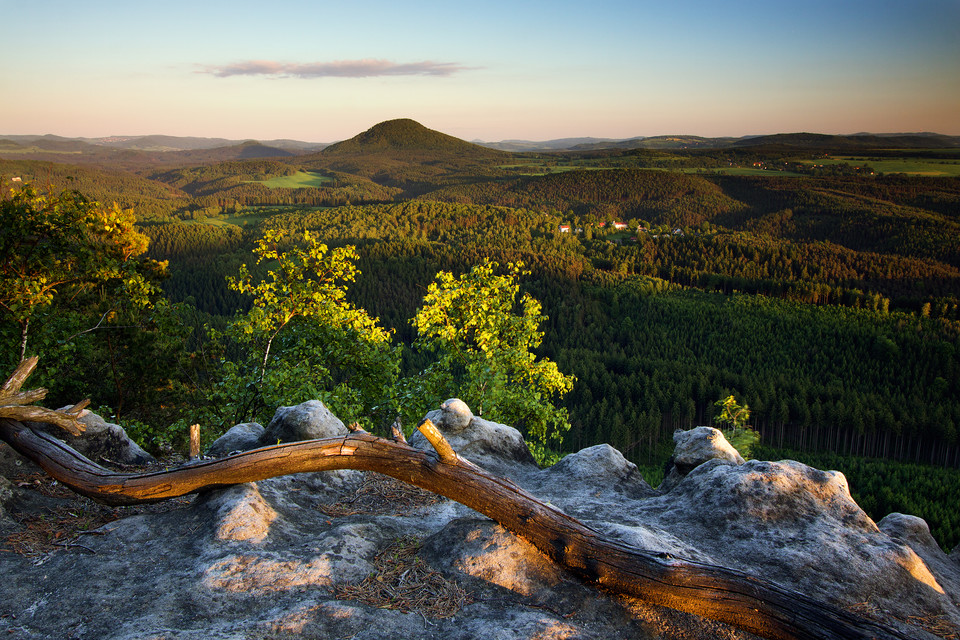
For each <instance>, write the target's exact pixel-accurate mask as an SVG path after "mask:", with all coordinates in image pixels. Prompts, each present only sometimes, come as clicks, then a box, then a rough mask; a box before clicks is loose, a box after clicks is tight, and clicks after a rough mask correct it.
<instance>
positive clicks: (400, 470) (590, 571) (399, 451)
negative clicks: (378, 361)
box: [0, 419, 906, 640]
mask: <svg viewBox="0 0 960 640" xmlns="http://www.w3.org/2000/svg"><path fill="white" fill-rule="evenodd" d="M423 431H424V435H427V436H428V439H429V440H430V441H431V443H432V444H434V446H435V448H437V450H438V451H442V452H443V454H435V453H433V452H424V451H420V450H418V449H414V448H412V447H410V446H409V445H407V444H406V443H402V442H398V441H396V440H387V439H383V438H378V437H376V436H373V435H371V434H369V433H366V432H362V431H361V432H356V433H352V434H350V435H348V436H344V437H342V438H327V439H323V440H309V441H304V442H294V443H289V444H280V445H276V446H271V447H264V448H261V449H255V450H253V451H248V452H246V453H241V454H237V455H235V456H231V457H229V458H223V459H220V460H214V461H208V462H202V463H199V464H193V465H189V466H185V467H181V468H178V469H172V470H169V471H161V472H154V473H140V474H131V473H114V472H111V471H109V470H107V469H104V468H103V467H100V466H99V465H96V464H94V463H93V462H91V461H90V460H88V459H87V458H85V457H83V456H82V455H80V454H79V453H77V452H76V451H75V450H73V449H72V448H70V447H69V446H67V445H66V444H64V443H63V442H61V441H60V440H58V439H56V438H54V437H53V436H50V435H48V434H46V433H43V432H38V431H34V430H32V429H30V428H28V427H26V426H24V425H23V424H21V423H19V422H16V421H13V420H8V419H0V438H2V439H3V440H5V441H6V442H8V443H9V444H10V445H11V446H12V447H13V448H14V449H16V450H17V451H18V452H20V453H21V454H23V455H25V456H26V457H28V458H30V459H31V460H33V461H34V462H36V463H37V464H39V465H40V466H41V467H43V469H44V470H45V471H46V472H47V473H49V474H50V475H51V476H53V477H54V478H56V479H57V480H58V481H60V482H62V483H63V484H65V485H67V486H69V487H70V488H72V489H73V490H75V491H76V492H78V493H81V494H84V495H87V496H89V497H91V498H93V499H95V500H98V501H101V502H104V503H107V504H114V505H121V504H135V503H142V502H154V501H158V500H164V499H167V498H173V497H176V496H181V495H185V494H188V493H194V492H197V491H200V490H203V489H207V488H211V487H220V486H227V485H233V484H237V483H242V482H252V481H256V480H263V479H266V478H270V477H274V476H279V475H286V474H290V473H301V472H309V471H329V470H334V469H358V470H362V471H376V472H379V473H383V474H386V475H389V476H392V477H393V478H396V479H398V480H400V481H403V482H407V483H410V484H414V485H416V486H419V487H422V488H424V489H427V490H429V491H432V492H434V493H437V494H440V495H443V496H446V497H448V498H451V499H453V500H456V501H458V502H460V503H462V504H464V505H466V506H468V507H470V508H472V509H474V510H476V511H478V512H480V513H482V514H484V515H486V516H488V517H490V518H492V519H493V520H495V521H497V522H499V523H500V524H501V525H502V526H503V527H504V528H506V529H508V530H509V531H511V532H512V533H514V534H516V535H518V536H520V537H522V538H524V539H526V540H528V541H529V542H531V543H532V544H533V545H534V546H536V547H537V548H538V549H539V550H540V551H542V552H543V553H544V554H546V555H547V556H548V557H549V558H551V559H552V560H553V561H555V562H557V563H559V564H561V565H563V566H565V567H567V568H568V569H570V570H571V571H572V572H573V573H575V574H577V575H578V576H580V577H582V578H583V579H585V580H588V581H592V582H596V583H597V584H599V585H602V586H603V587H605V588H608V589H610V590H613V591H617V592H620V593H624V594H629V595H633V596H637V597H640V598H642V599H644V600H646V601H647V602H650V603H653V604H658V605H663V606H667V607H670V608H673V609H678V610H680V611H686V612H689V613H693V614H695V615H698V616H702V617H705V618H710V619H713V620H718V621H721V622H725V623H728V624H731V625H733V626H735V627H739V628H741V629H744V630H746V631H750V632H752V633H755V634H757V635H760V636H763V637H766V638H773V639H782V640H797V639H805V640H806V639H811V640H812V639H818V640H826V639H835V638H851V639H864V640H866V639H868V638H875V639H878V640H880V639H893V638H899V639H905V638H906V636H903V635H901V634H900V633H898V632H897V631H896V630H893V629H890V628H888V627H884V626H882V625H879V624H877V623H875V622H873V621H871V620H867V619H865V618H862V617H859V616H857V615H854V614H853V613H851V612H848V611H845V610H843V609H839V608H837V607H834V606H831V605H828V604H825V603H822V602H818V601H816V600H814V599H812V598H809V597H807V596H805V595H803V594H801V593H798V592H795V591H791V590H789V589H786V588H783V587H781V586H779V585H777V584H775V583H771V582H766V581H763V580H759V579H757V578H754V577H752V576H749V575H747V574H745V573H742V572H738V571H734V570H731V569H726V568H724V567H717V566H712V565H706V564H701V563H697V562H692V561H689V560H682V559H679V558H673V557H670V556H669V555H666V554H656V553H650V552H645V551H642V550H638V549H635V548H632V547H628V546H626V545H623V544H620V543H617V542H614V541H611V540H607V539H605V538H604V537H603V535H602V534H600V533H599V532H597V531H595V530H593V529H591V528H590V527H588V526H586V525H585V524H583V523H581V522H580V521H578V520H576V519H574V518H571V517H569V516H567V515H565V514H563V513H561V512H560V511H558V510H556V509H554V508H552V507H550V506H548V505H545V504H543V503H542V502H540V501H539V500H537V499H536V498H535V497H534V496H532V495H530V494H529V493H527V492H526V491H524V490H523V489H521V488H520V487H518V486H516V485H515V484H513V483H512V482H510V481H509V480H506V479H503V478H499V477H496V476H493V475H491V474H488V473H486V472H485V471H483V470H482V469H480V468H479V467H477V466H476V465H474V464H472V463H470V462H469V461H467V460H464V459H462V458H460V457H459V456H457V454H456V453H455V452H453V450H452V449H450V448H449V444H448V443H447V442H446V441H445V440H444V439H443V436H442V435H440V434H439V431H436V430H433V431H431V430H430V429H429V427H428V428H427V429H424V430H423ZM451 454H452V455H451Z"/></svg>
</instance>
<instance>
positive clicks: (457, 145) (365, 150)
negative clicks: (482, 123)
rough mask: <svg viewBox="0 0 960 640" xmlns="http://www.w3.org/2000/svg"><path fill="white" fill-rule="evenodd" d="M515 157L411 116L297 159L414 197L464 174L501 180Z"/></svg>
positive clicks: (389, 122)
mask: <svg viewBox="0 0 960 640" xmlns="http://www.w3.org/2000/svg"><path fill="white" fill-rule="evenodd" d="M510 158H512V154H510V153H508V152H505V151H498V150H495V149H489V148H486V147H482V146H480V145H477V144H473V143H471V142H467V141H465V140H461V139H459V138H455V137H453V136H449V135H447V134H445V133H440V132H439V131H434V130H433V129H428V128H427V127H425V126H423V125H422V124H420V123H418V122H416V121H414V120H410V119H407V118H401V119H397V120H388V121H386V122H381V123H380V124H377V125H375V126H373V127H371V128H370V129H368V130H366V131H364V132H363V133H360V134H358V135H356V136H354V137H353V138H350V139H349V140H344V141H343V142H338V143H336V144H333V145H330V146H329V147H327V148H326V149H324V150H323V151H320V152H319V153H317V154H314V155H312V156H303V157H301V158H298V160H299V163H300V164H301V166H303V167H305V168H309V169H313V170H326V171H341V172H344V173H349V174H353V175H357V176H361V177H364V178H369V179H370V180H373V181H374V182H376V183H378V184H380V185H383V186H387V187H397V188H400V189H403V191H404V195H406V196H414V195H419V194H421V193H424V192H426V191H430V190H432V189H434V188H436V185H437V184H444V183H446V182H457V181H459V180H460V179H462V178H463V177H464V176H468V175H469V176H472V177H476V176H484V177H490V178H492V177H496V176H498V175H500V173H501V172H500V170H499V168H498V165H499V164H501V163H505V161H507V160H509V159H510Z"/></svg>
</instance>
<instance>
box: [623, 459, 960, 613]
mask: <svg viewBox="0 0 960 640" xmlns="http://www.w3.org/2000/svg"><path fill="white" fill-rule="evenodd" d="M633 517H634V518H636V519H637V520H638V521H641V522H644V523H647V524H653V525H655V526H658V527H660V528H662V529H664V530H666V531H669V532H671V533H672V534H673V535H675V536H677V537H678V538H679V539H681V540H682V541H684V542H686V543H687V544H690V545H692V546H695V547H696V548H697V549H699V550H700V551H702V552H705V553H707V554H709V555H710V556H711V557H713V558H714V559H715V563H717V564H721V565H723V566H729V567H739V568H740V569H741V570H743V571H747V572H748V573H753V574H754V575H757V576H758V577H763V578H765V579H768V580H773V581H775V582H779V583H781V584H783V585H786V586H788V587H790V588H792V589H795V590H797V591H800V592H803V593H806V594H808V595H811V596H813V597H815V598H818V599H820V600H824V601H826V602H831V603H834V604H839V605H840V606H851V605H852V604H855V603H858V602H869V603H870V606H871V607H877V608H879V609H880V610H882V611H884V612H887V614H885V615H894V616H899V617H901V618H905V617H907V616H909V615H929V616H941V615H946V616H950V617H951V619H953V616H956V615H957V609H956V607H955V606H954V605H952V604H951V603H950V597H951V596H949V595H947V592H946V591H945V589H944V585H943V584H941V582H942V581H941V580H939V579H938V578H936V577H935V576H934V575H933V574H932V572H931V569H930V567H929V566H928V565H927V564H926V563H925V562H924V561H923V559H922V558H921V557H920V556H919V555H918V554H917V553H916V552H915V551H914V550H913V549H912V548H911V547H910V546H909V545H907V544H905V543H904V542H902V541H900V540H897V539H894V538H891V537H890V536H889V535H887V534H886V533H884V532H882V531H880V529H879V528H878V527H877V526H876V524H875V523H874V522H873V521H872V520H871V519H870V518H869V517H868V516H867V515H866V514H865V513H864V512H863V510H862V509H860V507H859V506H858V505H857V504H856V502H854V500H853V499H852V498H851V497H850V490H849V486H848V485H847V481H846V478H845V477H844V476H843V474H842V473H839V472H836V471H820V470H817V469H814V468H812V467H808V466H806V465H803V464H801V463H799V462H794V461H789V460H787V461H781V462H764V461H759V460H751V461H749V462H746V463H745V464H743V465H732V464H730V463H729V462H726V461H722V460H719V459H715V460H711V461H709V462H706V463H704V464H702V465H700V466H698V467H696V468H695V469H694V470H693V471H691V472H690V473H689V474H688V475H687V476H686V477H685V478H684V479H683V480H682V481H681V482H680V483H679V484H677V486H676V487H674V488H673V489H672V490H671V491H670V492H669V493H667V494H665V495H662V496H659V497H655V498H651V499H649V500H646V501H644V502H643V503H642V506H641V507H640V509H639V511H638V512H637V513H636V514H635V515H634V516H633ZM953 597H954V598H955V597H956V596H953ZM908 612H913V613H908ZM917 612H923V613H922V614H918V613H917ZM956 620H957V622H958V623H960V618H956Z"/></svg>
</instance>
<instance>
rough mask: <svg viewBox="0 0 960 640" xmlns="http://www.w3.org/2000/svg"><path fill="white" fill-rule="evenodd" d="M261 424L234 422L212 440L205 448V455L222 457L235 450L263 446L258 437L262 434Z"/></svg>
mask: <svg viewBox="0 0 960 640" xmlns="http://www.w3.org/2000/svg"><path fill="white" fill-rule="evenodd" d="M263 432H264V428H263V425H261V424H258V423H256V422H243V423H241V424H236V425H234V426H232V427H230V429H229V430H228V431H227V432H226V433H225V434H223V435H222V436H220V437H219V438H217V439H216V440H214V441H213V444H211V445H210V447H209V448H208V449H207V455H208V456H211V457H214V458H222V457H224V456H228V455H230V454H231V453H234V452H237V451H250V450H251V449H256V448H257V447H261V446H263V445H262V443H261V442H260V438H261V437H262V436H263Z"/></svg>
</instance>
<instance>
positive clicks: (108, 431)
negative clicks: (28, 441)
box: [30, 407, 155, 465]
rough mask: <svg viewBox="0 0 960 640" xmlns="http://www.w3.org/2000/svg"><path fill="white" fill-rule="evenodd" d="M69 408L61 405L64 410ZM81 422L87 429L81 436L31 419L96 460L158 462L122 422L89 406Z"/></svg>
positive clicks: (125, 462) (127, 463)
mask: <svg viewBox="0 0 960 640" xmlns="http://www.w3.org/2000/svg"><path fill="white" fill-rule="evenodd" d="M67 408H68V407H61V410H64V409H67ZM80 422H82V423H83V424H84V426H85V427H86V430H85V431H84V432H83V434H81V435H79V436H73V435H70V434H69V433H67V432H66V431H64V430H63V429H61V428H59V427H56V426H54V425H50V424H46V423H40V422H31V423H30V426H31V427H33V428H34V429H38V430H41V431H46V432H47V433H49V434H51V435H53V436H56V437H57V438H59V439H60V440H63V441H64V442H66V443H67V444H68V445H70V446H71V447H73V448H74V449H76V450H77V451H79V452H80V453H82V454H83V455H84V456H86V457H87V458H90V459H91V460H93V461H94V462H106V463H108V464H109V463H119V464H125V465H142V464H147V463H150V462H155V460H154V458H153V456H151V455H150V454H149V453H147V452H146V451H144V450H143V449H141V448H140V446H139V445H138V444H137V443H136V442H134V441H133V440H131V439H130V438H129V437H128V436H127V432H126V431H124V430H123V427H121V426H120V425H117V424H113V423H112V422H107V421H106V420H104V419H103V418H101V417H100V416H98V415H97V414H95V413H93V412H92V411H89V410H87V409H84V410H83V412H82V413H81V414H80Z"/></svg>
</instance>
